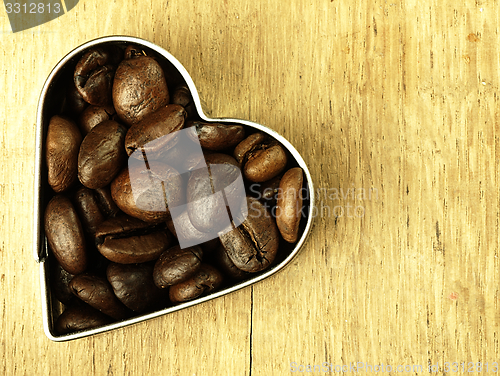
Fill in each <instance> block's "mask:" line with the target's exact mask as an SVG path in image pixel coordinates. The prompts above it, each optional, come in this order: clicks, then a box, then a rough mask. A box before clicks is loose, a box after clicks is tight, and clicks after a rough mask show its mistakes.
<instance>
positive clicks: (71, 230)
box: [44, 195, 87, 274]
mask: <svg viewBox="0 0 500 376" xmlns="http://www.w3.org/2000/svg"><path fill="white" fill-rule="evenodd" d="M44 222H45V235H46V236H47V241H48V243H49V246H50V249H51V250H52V252H53V253H54V256H55V257H56V259H57V261H58V262H59V264H61V266H62V267H63V269H64V270H66V271H67V272H68V273H71V274H80V273H82V272H84V271H85V269H87V253H86V250H85V237H84V234H83V228H82V224H81V222H80V219H79V218H78V215H77V213H76V210H75V208H74V206H73V204H72V203H71V201H70V200H69V198H67V197H66V196H63V195H56V196H54V197H53V198H52V200H50V201H49V203H48V204H47V207H46V209H45V218H44Z"/></svg>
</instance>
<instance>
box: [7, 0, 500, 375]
mask: <svg viewBox="0 0 500 376" xmlns="http://www.w3.org/2000/svg"><path fill="white" fill-rule="evenodd" d="M153 3H154V4H151V3H150V2H138V1H130V0H125V1H106V2H103V1H93V0H81V1H80V2H79V4H78V5H77V6H76V7H75V8H74V9H73V10H71V11H70V12H69V13H67V14H65V15H64V16H62V17H59V18H57V19H56V20H53V21H51V22H49V23H46V24H43V25H41V26H38V27H35V28H32V29H29V30H25V31H23V32H19V33H15V34H13V33H12V32H11V29H10V25H9V23H8V19H7V15H6V12H5V10H4V9H3V8H2V9H1V11H0V31H1V35H0V38H1V46H2V48H1V49H0V83H1V86H0V87H1V88H2V90H1V91H0V126H1V131H0V153H1V158H0V161H1V162H0V164H1V168H2V176H1V178H0V213H1V214H0V231H1V236H0V239H1V243H0V291H1V292H0V297H1V300H2V301H1V306H0V307H1V308H0V310H1V320H0V333H1V334H0V336H1V337H0V338H1V343H0V354H1V355H2V362H1V363H0V374H4V375H14V374H15V375H24V374H26V375H43V374H45V375H48V374H50V375H59V374H60V375H71V374H75V375H89V374H95V375H152V374H154V375H286V374H290V373H292V374H293V373H294V372H292V370H293V368H292V366H291V363H292V362H295V363H296V364H297V367H298V366H299V365H304V366H305V365H308V364H310V365H315V364H316V365H320V364H322V363H324V362H328V363H329V364H333V365H345V364H347V365H349V363H356V362H363V363H367V364H370V365H373V366H374V365H381V364H384V365H391V366H392V367H394V368H396V366H398V365H402V366H404V365H418V364H420V365H423V367H424V370H423V372H418V371H416V372H413V373H412V374H426V373H427V365H428V364H432V365H435V364H437V363H439V366H440V367H441V371H442V370H443V369H442V367H443V366H444V362H460V363H462V362H474V363H477V362H483V363H486V362H489V367H490V373H491V370H492V368H491V367H492V363H493V362H498V361H500V356H499V323H500V304H499V299H500V296H499V289H498V286H499V276H498V268H499V259H498V254H499V241H500V237H499V231H500V229H499V226H500V225H499V223H500V195H499V181H500V174H499V168H498V167H497V166H498V162H499V158H500V128H499V127H500V124H499V111H498V105H499V103H498V102H499V93H500V92H499V84H500V82H499V75H498V72H499V65H500V57H499V52H498V46H499V45H500V35H499V29H498V25H499V16H500V11H499V9H500V8H499V2H498V1H482V0H476V1H449V0H443V1H437V0H422V1H415V0H408V1H406V2H399V1H394V2H388V1H380V0H375V1H365V0H359V1H349V0H348V1H337V0H331V1H330V0H322V1H319V0H314V1H305V0H290V1H286V2H284V1H265V0H256V1H251V2H240V1H236V0H224V1H212V2H195V1H191V0H187V1H176V0H170V1H168V2H167V1H156V2H153ZM112 34H125V35H132V36H137V37H141V38H145V39H148V40H150V41H152V42H154V43H156V44H158V45H160V46H162V47H164V48H165V49H167V50H168V51H170V52H171V53H172V54H173V55H174V56H175V57H176V58H177V59H178V60H179V61H180V62H181V63H182V64H184V66H185V67H186V69H187V70H188V72H190V74H191V76H192V77H193V80H194V82H195V83H196V85H197V87H198V90H199V92H200V96H201V97H202V98H203V99H204V101H205V102H206V104H207V107H208V108H209V109H210V110H211V114H212V115H213V116H227V117H236V118H243V119H249V120H252V121H256V122H258V123H262V124H264V125H266V126H268V127H270V128H272V129H274V130H276V131H277V132H279V133H281V134H282V135H284V136H285V137H286V138H287V139H288V140H289V141H290V142H292V144H294V145H295V147H296V148H297V149H298V151H299V152H301V153H302V155H303V157H304V159H305V161H306V162H307V163H308V165H309V168H310V171H311V174H312V176H313V180H314V184H315V186H316V188H317V190H318V193H320V195H319V197H318V201H317V205H318V216H317V218H316V221H315V224H314V228H313V230H312V233H311V236H310V237H309V239H308V241H307V243H306V245H305V246H304V248H303V249H302V250H301V252H300V253H299V255H298V256H297V258H296V259H295V260H294V261H293V263H292V264H291V265H289V266H288V267H287V268H286V269H284V270H283V271H282V272H280V273H278V274H277V275H275V276H273V277H272V278H270V279H268V280H266V281H263V282H261V283H258V284H256V285H255V286H253V287H250V288H246V289H244V290H242V291H239V292H237V293H234V294H232V295H229V296H226V297H224V298H221V299H219V300H216V301H212V302H208V303H205V304H202V305H199V306H196V307H193V308H190V309H186V310H183V311H180V312H177V313H174V314H171V315H168V316H165V317H161V318H157V319H153V320H151V321H148V322H145V323H141V324H138V325H135V326H131V327H128V328H125V329H120V330H116V331H113V332H110V333H105V334H101V335H97V336H95V337H92V338H87V339H81V340H76V341H72V342H68V343H53V342H51V341H50V340H48V339H47V338H46V337H45V335H44V333H43V330H42V326H41V306H40V304H41V303H40V291H39V281H38V265H37V264H36V263H35V262H34V261H33V259H32V207H33V195H32V186H33V174H34V172H33V171H34V152H35V150H34V149H35V112H36V106H37V101H38V95H39V92H40V90H41V88H42V85H43V83H44V81H45V79H46V77H47V76H48V74H49V72H50V71H51V69H52V67H54V65H55V64H56V63H57V62H58V61H59V60H60V59H61V58H62V56H64V55H65V54H66V53H67V52H69V51H70V50H72V49H73V48H74V47H76V46H78V45H80V44H82V43H84V42H85V41H87V40H90V39H93V38H96V37H99V36H104V35H112ZM353 192H354V195H353V194H352V193H353ZM325 193H326V196H325ZM369 193H371V196H370V195H369ZM328 210H330V212H328ZM460 367H461V366H460ZM465 367H466V369H467V368H468V365H466V366H465ZM300 369H302V370H306V368H304V367H302V368H300ZM297 370H299V368H297ZM386 371H387V370H386ZM367 373H370V372H367ZM390 373H391V372H386V374H390ZM315 374H320V372H316V373H315ZM455 374H457V373H455Z"/></svg>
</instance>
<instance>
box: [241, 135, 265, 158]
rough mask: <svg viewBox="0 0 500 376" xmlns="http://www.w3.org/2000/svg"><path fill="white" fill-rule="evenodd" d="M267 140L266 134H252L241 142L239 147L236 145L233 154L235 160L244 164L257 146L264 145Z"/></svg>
mask: <svg viewBox="0 0 500 376" xmlns="http://www.w3.org/2000/svg"><path fill="white" fill-rule="evenodd" d="M265 138H266V137H265V136H264V134H263V133H260V132H257V133H253V134H251V135H250V136H248V137H247V138H245V139H244V140H243V141H241V142H240V143H239V144H238V145H236V147H235V148H234V152H233V155H234V158H235V159H236V160H237V161H238V163H240V164H241V163H243V162H244V161H245V158H246V156H247V154H248V153H249V152H250V151H251V150H253V149H254V148H255V147H256V146H257V145H260V144H262V142H264V140H265Z"/></svg>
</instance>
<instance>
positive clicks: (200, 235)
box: [167, 210, 214, 248]
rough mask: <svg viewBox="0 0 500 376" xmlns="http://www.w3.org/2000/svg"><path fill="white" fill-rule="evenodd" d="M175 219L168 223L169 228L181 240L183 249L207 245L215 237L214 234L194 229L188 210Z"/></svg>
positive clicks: (176, 215) (175, 216)
mask: <svg viewBox="0 0 500 376" xmlns="http://www.w3.org/2000/svg"><path fill="white" fill-rule="evenodd" d="M174 218H175V221H174V219H169V220H168V221H167V227H168V229H169V230H170V232H171V233H173V234H174V235H175V237H176V238H177V239H178V240H179V243H180V245H181V246H182V247H183V248H185V247H191V246H193V245H197V244H202V243H205V242H207V241H209V240H211V239H212V238H213V237H214V236H212V234H207V233H205V232H201V231H199V230H198V229H197V228H196V227H194V226H193V224H192V223H191V220H190V219H189V215H188V212H187V210H184V211H183V212H182V213H181V214H175V215H174Z"/></svg>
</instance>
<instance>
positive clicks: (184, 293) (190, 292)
mask: <svg viewBox="0 0 500 376" xmlns="http://www.w3.org/2000/svg"><path fill="white" fill-rule="evenodd" d="M222 280H223V277H222V274H221V273H220V272H219V271H218V270H217V269H216V268H214V267H213V266H211V265H208V264H202V265H201V267H200V269H199V270H198V271H197V272H196V273H195V274H194V275H193V276H192V277H191V278H189V279H188V280H186V281H184V282H179V283H177V284H175V285H173V286H171V287H170V289H169V297H170V300H171V301H172V303H181V302H187V301H189V300H193V299H196V298H198V297H200V296H202V295H206V294H208V293H210V292H212V291H214V290H215V289H217V288H218V287H219V286H220V285H221V283H222Z"/></svg>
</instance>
